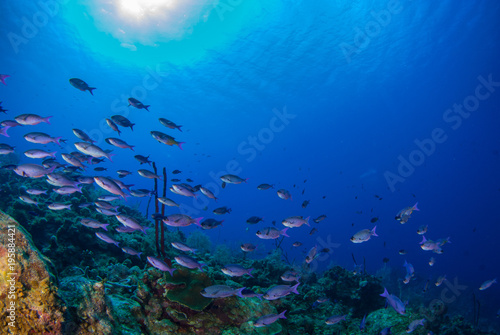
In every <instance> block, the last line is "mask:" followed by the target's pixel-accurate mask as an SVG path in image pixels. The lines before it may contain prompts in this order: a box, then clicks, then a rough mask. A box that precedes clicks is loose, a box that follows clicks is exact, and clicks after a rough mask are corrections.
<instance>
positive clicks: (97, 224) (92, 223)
mask: <svg viewBox="0 0 500 335" xmlns="http://www.w3.org/2000/svg"><path fill="white" fill-rule="evenodd" d="M80 223H81V224H82V225H84V226H85V227H89V228H93V229H97V228H102V229H104V230H105V231H108V228H106V227H107V226H109V223H100V222H99V221H97V220H94V219H87V218H84V219H81V220H80Z"/></svg>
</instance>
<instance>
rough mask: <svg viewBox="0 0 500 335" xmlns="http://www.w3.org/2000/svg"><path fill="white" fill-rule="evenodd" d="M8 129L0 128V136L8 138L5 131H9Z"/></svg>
mask: <svg viewBox="0 0 500 335" xmlns="http://www.w3.org/2000/svg"><path fill="white" fill-rule="evenodd" d="M9 128H10V127H2V128H0V135H3V136H5V137H10V136H9V134H7V129H9Z"/></svg>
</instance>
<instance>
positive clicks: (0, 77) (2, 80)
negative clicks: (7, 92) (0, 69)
mask: <svg viewBox="0 0 500 335" xmlns="http://www.w3.org/2000/svg"><path fill="white" fill-rule="evenodd" d="M9 77H10V76H9V75H8V74H2V75H0V81H1V82H2V84H4V85H7V84H6V83H5V79H6V78H9Z"/></svg>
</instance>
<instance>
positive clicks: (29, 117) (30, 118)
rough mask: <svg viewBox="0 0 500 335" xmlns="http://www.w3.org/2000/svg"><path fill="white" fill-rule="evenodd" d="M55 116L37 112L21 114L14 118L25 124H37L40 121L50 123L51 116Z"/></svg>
mask: <svg viewBox="0 0 500 335" xmlns="http://www.w3.org/2000/svg"><path fill="white" fill-rule="evenodd" d="M51 117H53V116H47V117H42V116H40V115H36V114H21V115H18V116H16V117H15V118H14V120H16V122H17V123H19V124H22V125H23V126H35V125H37V124H39V123H42V122H45V123H48V124H50V121H49V120H50V118H51Z"/></svg>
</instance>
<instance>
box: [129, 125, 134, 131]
mask: <svg viewBox="0 0 500 335" xmlns="http://www.w3.org/2000/svg"><path fill="white" fill-rule="evenodd" d="M134 126H135V123H131V124H130V129H131V130H132V131H134Z"/></svg>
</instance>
